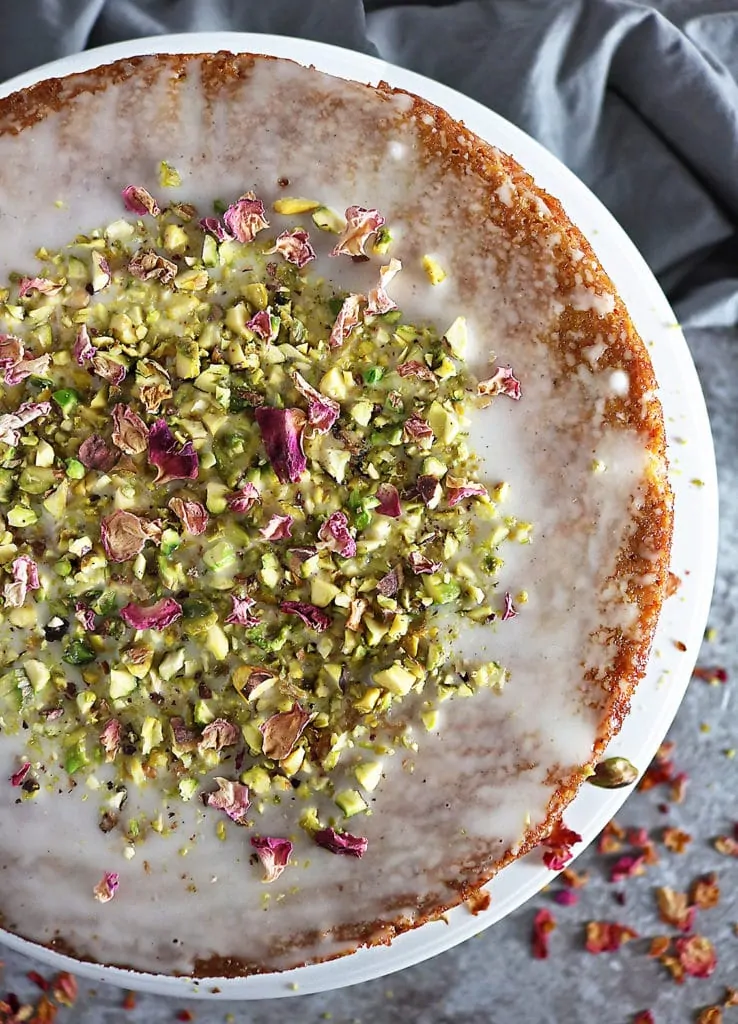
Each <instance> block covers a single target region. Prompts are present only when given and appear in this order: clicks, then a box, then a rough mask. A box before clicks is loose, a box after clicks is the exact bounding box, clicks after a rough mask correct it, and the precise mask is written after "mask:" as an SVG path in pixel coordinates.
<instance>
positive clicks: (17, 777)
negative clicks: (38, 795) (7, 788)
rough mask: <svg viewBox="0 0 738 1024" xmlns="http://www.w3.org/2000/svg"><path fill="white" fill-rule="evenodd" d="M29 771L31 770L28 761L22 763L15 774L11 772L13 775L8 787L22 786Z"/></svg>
mask: <svg viewBox="0 0 738 1024" xmlns="http://www.w3.org/2000/svg"><path fill="white" fill-rule="evenodd" d="M30 770H31V762H30V761H24V762H23V764H22V765H21V766H20V768H19V769H18V771H17V772H13V774H12V775H11V776H10V785H11V786H16V787H18V786H22V785H23V782H24V780H25V778H26V776H27V775H28V773H29V772H30Z"/></svg>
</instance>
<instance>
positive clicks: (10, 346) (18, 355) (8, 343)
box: [0, 334, 24, 370]
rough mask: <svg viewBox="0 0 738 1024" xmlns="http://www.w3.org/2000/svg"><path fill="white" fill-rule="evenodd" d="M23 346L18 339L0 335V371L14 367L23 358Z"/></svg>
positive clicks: (9, 335) (12, 336) (10, 335)
mask: <svg viewBox="0 0 738 1024" xmlns="http://www.w3.org/2000/svg"><path fill="white" fill-rule="evenodd" d="M23 352H24V346H23V342H22V341H21V340H20V338H16V337H14V335H12V334H0V370H7V369H8V367H9V366H15V364H16V363H19V362H20V361H21V359H22V358H23Z"/></svg>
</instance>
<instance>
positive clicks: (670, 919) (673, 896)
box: [656, 885, 696, 932]
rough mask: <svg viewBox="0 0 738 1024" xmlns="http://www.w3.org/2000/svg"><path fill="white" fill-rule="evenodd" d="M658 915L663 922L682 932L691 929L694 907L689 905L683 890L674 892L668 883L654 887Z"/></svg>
mask: <svg viewBox="0 0 738 1024" xmlns="http://www.w3.org/2000/svg"><path fill="white" fill-rule="evenodd" d="M656 902H657V904H658V908H659V917H660V918H661V920H662V921H663V922H664V924H670V925H673V927H674V928H679V929H680V930H681V931H683V932H688V931H691V929H692V926H693V924H694V915H695V910H696V907H690V906H689V905H688V902H687V897H686V895H685V894H684V893H683V892H676V891H675V890H674V889H671V888H670V887H669V886H668V885H663V886H660V887H659V888H658V889H656Z"/></svg>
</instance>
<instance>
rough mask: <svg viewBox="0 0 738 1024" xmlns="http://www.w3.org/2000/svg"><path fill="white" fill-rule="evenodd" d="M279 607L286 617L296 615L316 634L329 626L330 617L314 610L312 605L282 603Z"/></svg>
mask: <svg viewBox="0 0 738 1024" xmlns="http://www.w3.org/2000/svg"><path fill="white" fill-rule="evenodd" d="M279 607H280V609H281V611H283V612H285V613H286V614H287V615H298V616H299V617H300V618H301V619H302V621H303V622H304V623H305V625H306V626H309V627H310V629H314V630H315V632H316V633H322V632H323V630H324V629H327V628H328V627H329V626H330V624H331V617H330V615H327V614H326V613H325V612H324V611H323V610H322V609H321V608H316V607H315V605H314V604H306V602H305V601H282V603H281V604H280V606H279Z"/></svg>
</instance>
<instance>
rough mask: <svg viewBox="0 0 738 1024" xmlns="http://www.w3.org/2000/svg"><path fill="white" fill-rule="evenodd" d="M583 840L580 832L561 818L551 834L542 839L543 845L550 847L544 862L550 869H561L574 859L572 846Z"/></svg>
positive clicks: (544, 856) (544, 855)
mask: <svg viewBox="0 0 738 1024" xmlns="http://www.w3.org/2000/svg"><path fill="white" fill-rule="evenodd" d="M581 841H582V837H581V836H580V835H579V833H578V832H575V831H574V830H573V829H570V828H568V827H567V826H566V825H564V823H563V822H562V821H561V820H559V821H557V822H556V823H555V825H554V827H553V828H552V829H551V832H550V834H549V835H548V836H546V838H545V839H542V840H541V846H545V847H547V848H548V849H547V850H546V852H545V853H544V854H543V863H544V864H545V865H546V867H547V868H548V869H549V870H550V871H561V869H562V868H564V867H566V865H567V864H568V863H569V861H570V860H571V859H572V856H573V854H572V852H571V847H572V846H574V844H575V843H581Z"/></svg>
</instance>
